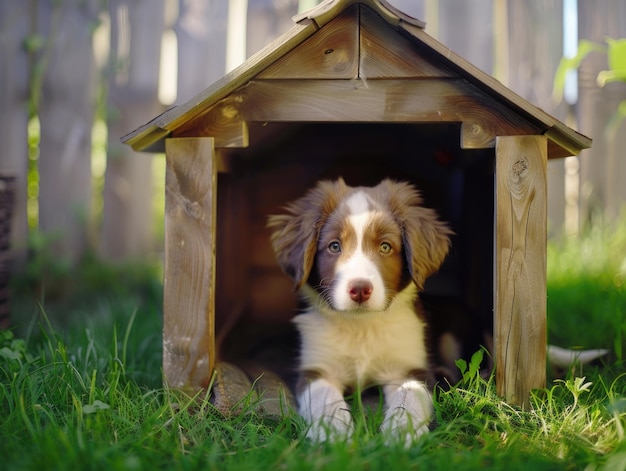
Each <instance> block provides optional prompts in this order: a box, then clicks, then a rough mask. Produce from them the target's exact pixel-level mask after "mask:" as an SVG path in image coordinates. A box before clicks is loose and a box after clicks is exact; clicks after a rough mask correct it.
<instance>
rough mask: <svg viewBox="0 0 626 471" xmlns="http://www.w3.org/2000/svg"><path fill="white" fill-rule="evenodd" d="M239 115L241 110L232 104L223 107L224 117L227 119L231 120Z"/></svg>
mask: <svg viewBox="0 0 626 471" xmlns="http://www.w3.org/2000/svg"><path fill="white" fill-rule="evenodd" d="M238 115H239V110H238V109H237V108H235V107H234V106H232V105H225V106H223V107H222V117H223V118H224V119H225V120H226V121H231V120H233V119H235V118H236V117H237V116H238Z"/></svg>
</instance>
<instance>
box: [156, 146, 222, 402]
mask: <svg viewBox="0 0 626 471" xmlns="http://www.w3.org/2000/svg"><path fill="white" fill-rule="evenodd" d="M165 148H166V161H167V167H166V180H165V276H164V302H163V372H164V375H165V382H166V384H167V385H168V386H170V387H174V388H179V389H183V390H188V391H191V392H196V391H198V390H200V389H203V388H206V387H207V386H208V385H209V382H210V379H211V372H212V371H213V366H214V362H215V300H214V294H215V245H216V244H215V241H216V234H215V221H216V213H217V210H216V186H217V179H216V175H217V172H215V171H214V148H213V139H210V138H204V139H199V138H180V139H168V140H166V142H165Z"/></svg>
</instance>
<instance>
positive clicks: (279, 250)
mask: <svg viewBox="0 0 626 471" xmlns="http://www.w3.org/2000/svg"><path fill="white" fill-rule="evenodd" d="M347 188H348V187H347V186H346V184H345V183H344V181H343V180H342V179H339V180H337V181H335V182H331V181H322V182H319V183H318V184H317V186H316V187H315V188H313V189H312V190H310V191H309V192H308V193H307V194H306V195H304V196H303V197H302V198H300V199H298V200H296V201H294V202H293V203H291V204H289V205H288V206H287V207H286V208H285V209H286V210H287V214H280V215H274V216H269V218H268V221H267V226H268V227H269V228H270V229H272V230H273V232H272V237H271V241H272V247H273V248H274V253H275V254H276V258H277V260H278V264H279V265H280V267H281V268H282V270H283V271H284V272H285V273H286V274H287V275H289V276H290V277H291V278H293V280H294V282H295V288H296V289H298V288H300V287H302V285H304V283H306V281H307V280H308V278H309V274H310V273H311V269H312V268H313V262H314V261H315V255H316V253H317V239H318V236H319V233H320V230H321V228H322V227H323V226H324V223H325V222H326V220H327V219H328V216H330V214H331V213H332V212H333V211H334V210H335V208H336V207H337V204H338V203H339V201H340V198H341V197H342V195H343V194H345V192H346V191H347Z"/></svg>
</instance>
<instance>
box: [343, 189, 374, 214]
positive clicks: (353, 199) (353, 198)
mask: <svg viewBox="0 0 626 471" xmlns="http://www.w3.org/2000/svg"><path fill="white" fill-rule="evenodd" d="M346 205H347V206H348V209H349V210H350V216H357V215H360V214H364V213H367V212H369V210H370V201H369V198H368V197H367V195H366V194H365V192H364V191H357V192H356V193H353V194H352V195H350V196H349V197H348V199H347V200H346Z"/></svg>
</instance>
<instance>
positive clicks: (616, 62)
mask: <svg viewBox="0 0 626 471" xmlns="http://www.w3.org/2000/svg"><path fill="white" fill-rule="evenodd" d="M606 43H607V44H608V45H609V47H608V50H607V59H608V61H609V68H610V69H611V70H613V71H614V72H615V73H616V74H617V75H621V76H626V38H624V39H611V38H607V40H606Z"/></svg>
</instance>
